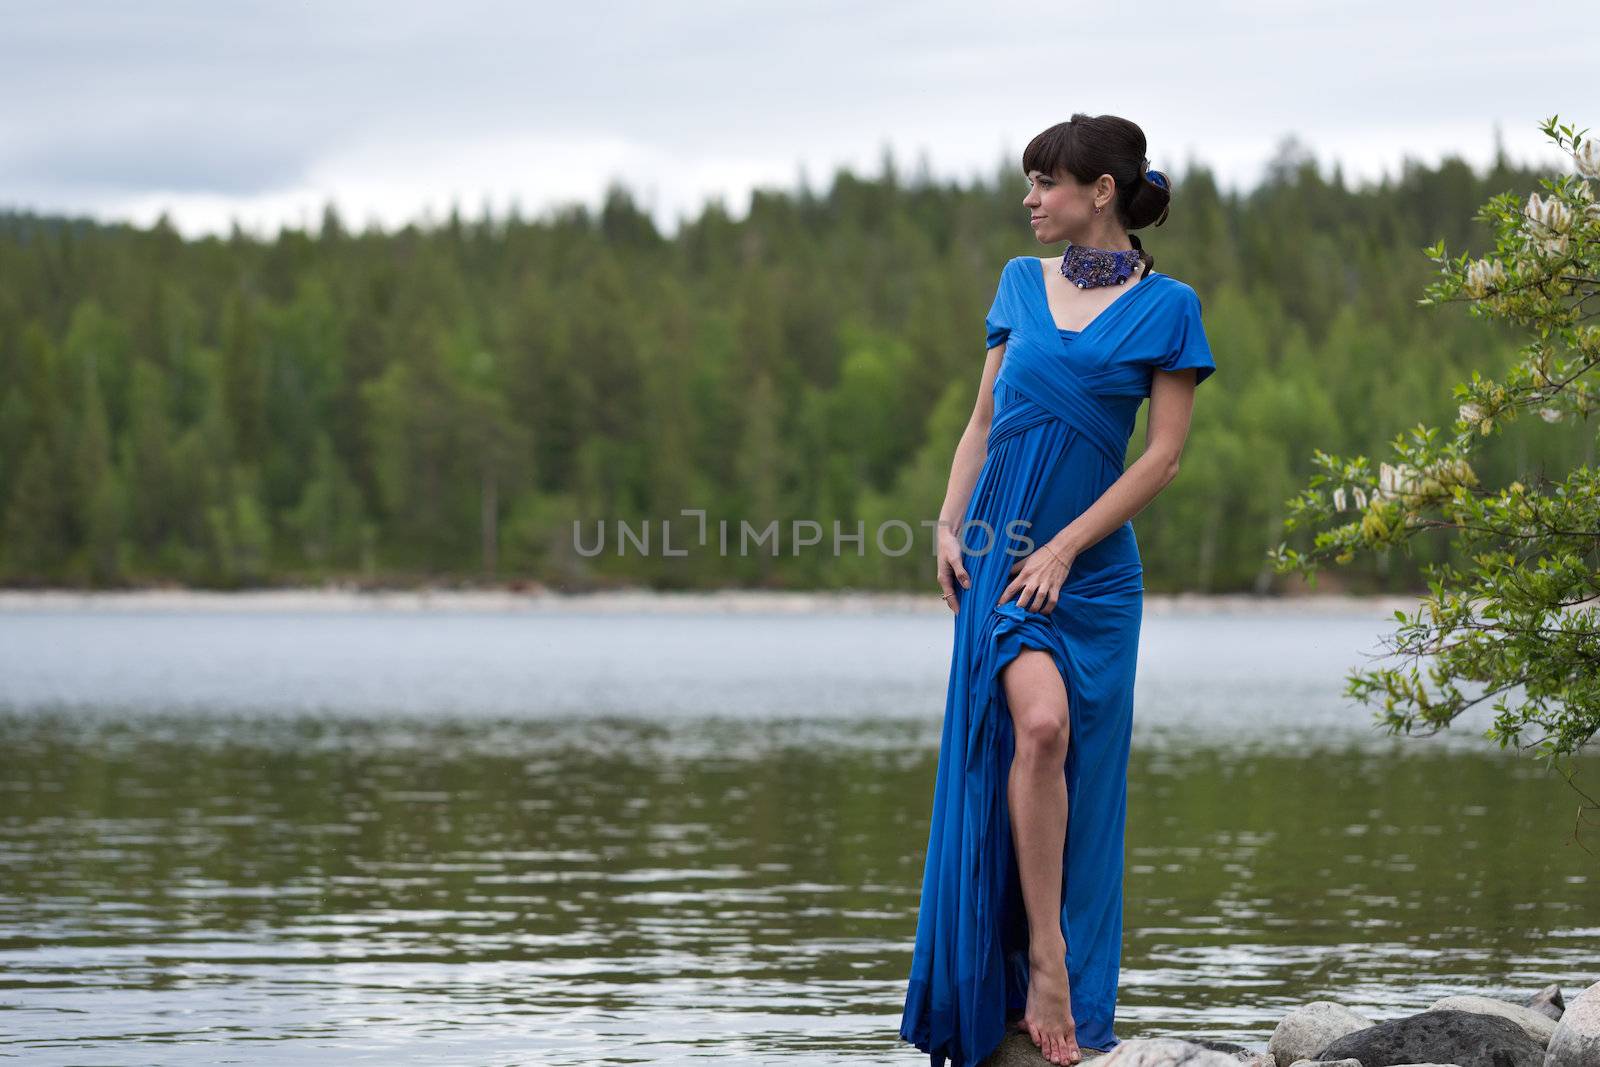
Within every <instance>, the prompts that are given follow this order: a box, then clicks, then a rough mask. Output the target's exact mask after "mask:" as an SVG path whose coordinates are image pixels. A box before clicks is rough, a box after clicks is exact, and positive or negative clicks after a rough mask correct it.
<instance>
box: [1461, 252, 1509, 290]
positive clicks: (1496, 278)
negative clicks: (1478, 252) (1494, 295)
mask: <svg viewBox="0 0 1600 1067" xmlns="http://www.w3.org/2000/svg"><path fill="white" fill-rule="evenodd" d="M1505 284H1506V267H1505V264H1504V263H1501V262H1500V261H1499V260H1498V259H1477V260H1473V261H1472V262H1471V263H1469V264H1467V274H1466V278H1465V280H1464V281H1463V283H1462V288H1463V289H1464V290H1466V293H1467V295H1468V296H1472V297H1478V296H1483V295H1484V294H1485V293H1487V292H1488V291H1489V290H1490V289H1491V288H1495V289H1499V288H1501V287H1503V286H1504V285H1505Z"/></svg>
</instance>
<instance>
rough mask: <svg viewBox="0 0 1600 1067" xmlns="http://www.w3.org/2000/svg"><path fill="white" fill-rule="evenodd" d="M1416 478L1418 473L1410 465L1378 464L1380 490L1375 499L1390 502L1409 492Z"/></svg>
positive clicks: (1374, 495) (1374, 496)
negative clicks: (1389, 500)
mask: <svg viewBox="0 0 1600 1067" xmlns="http://www.w3.org/2000/svg"><path fill="white" fill-rule="evenodd" d="M1416 477H1417V472H1416V470H1415V469H1413V468H1412V467H1411V466H1410V464H1406V463H1397V464H1394V465H1393V466H1391V465H1390V464H1388V463H1380V464H1378V490H1377V492H1375V493H1374V494H1373V499H1374V500H1388V499H1392V498H1393V497H1396V496H1399V495H1400V494H1401V493H1405V492H1408V491H1409V490H1410V489H1411V486H1412V483H1413V482H1415V481H1416Z"/></svg>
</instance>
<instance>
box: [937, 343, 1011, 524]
mask: <svg viewBox="0 0 1600 1067" xmlns="http://www.w3.org/2000/svg"><path fill="white" fill-rule="evenodd" d="M1005 358H1006V346H1005V342H1004V341H1002V342H1001V343H1000V344H999V345H997V346H996V347H994V348H991V349H989V353H988V356H987V357H986V358H985V359H984V363H983V378H982V380H981V381H980V383H979V385H978V399H977V402H976V403H974V404H973V406H972V417H971V418H970V419H968V420H967V428H966V429H965V430H963V431H962V433H961V440H960V441H959V442H958V443H957V444H956V454H955V458H954V459H953V460H952V461H951V463H950V486H949V488H948V489H947V490H946V491H945V495H944V505H943V506H942V507H941V508H940V509H939V527H938V528H939V529H940V530H951V531H954V530H955V528H956V527H957V526H959V525H960V523H961V517H962V516H963V515H965V514H966V513H967V503H968V502H969V501H970V500H971V499H972V490H973V488H974V487H975V486H976V485H977V484H978V472H979V471H981V470H983V461H984V459H985V457H987V455H988V452H989V426H990V425H991V424H992V423H993V421H994V380H995V376H996V375H998V374H999V373H1000V363H1001V361H1002V360H1004V359H1005Z"/></svg>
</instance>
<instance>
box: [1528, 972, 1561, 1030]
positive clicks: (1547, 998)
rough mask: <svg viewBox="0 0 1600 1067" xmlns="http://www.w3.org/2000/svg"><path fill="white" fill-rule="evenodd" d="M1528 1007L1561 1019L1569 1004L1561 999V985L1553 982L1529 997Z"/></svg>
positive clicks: (1541, 1013)
mask: <svg viewBox="0 0 1600 1067" xmlns="http://www.w3.org/2000/svg"><path fill="white" fill-rule="evenodd" d="M1528 1007H1530V1008H1532V1009H1533V1010H1534V1011H1536V1012H1538V1013H1539V1014H1540V1015H1548V1016H1550V1018H1552V1019H1555V1020H1557V1021H1559V1020H1560V1019H1561V1013H1562V1012H1563V1011H1565V1010H1566V1008H1567V1005H1566V1003H1565V1002H1564V1001H1563V1000H1562V999H1561V987H1560V986H1558V985H1556V984H1555V983H1554V982H1552V983H1550V984H1549V985H1547V986H1545V987H1544V988H1543V989H1541V990H1539V992H1537V993H1535V994H1534V995H1533V996H1531V997H1529V998H1528Z"/></svg>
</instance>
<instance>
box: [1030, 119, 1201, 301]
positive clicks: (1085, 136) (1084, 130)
mask: <svg viewBox="0 0 1600 1067" xmlns="http://www.w3.org/2000/svg"><path fill="white" fill-rule="evenodd" d="M1145 151H1146V145H1145V139H1144V131H1143V130H1141V129H1140V128H1139V126H1138V124H1137V123H1134V122H1130V121H1128V120H1127V119H1125V118H1121V117H1120V116H1117V115H1085V114H1084V113H1082V112H1081V111H1080V112H1075V113H1074V114H1073V116H1072V118H1071V119H1070V120H1069V121H1067V122H1058V123H1056V124H1055V125H1054V126H1052V127H1050V128H1049V129H1048V130H1045V131H1044V132H1043V133H1041V134H1039V135H1038V136H1037V137H1035V138H1034V139H1033V140H1031V141H1029V142H1028V147H1027V148H1025V149H1023V150H1022V172H1023V173H1024V174H1027V173H1029V172H1030V171H1035V170H1037V171H1039V172H1040V173H1043V174H1049V175H1058V174H1070V175H1072V177H1073V178H1075V179H1076V180H1077V182H1078V184H1079V185H1089V184H1091V183H1092V182H1094V181H1096V180H1097V179H1098V178H1099V177H1100V175H1102V174H1109V175H1111V177H1112V178H1114V179H1116V182H1117V194H1116V197H1115V199H1114V200H1113V201H1112V206H1113V207H1114V208H1115V210H1116V213H1117V221H1118V222H1119V223H1121V224H1122V228H1123V229H1125V230H1130V231H1131V230H1138V229H1143V228H1144V227H1146V226H1160V225H1161V224H1162V223H1163V222H1166V221H1167V208H1168V206H1169V205H1170V204H1171V203H1172V189H1171V186H1172V182H1171V180H1170V179H1168V178H1167V176H1166V175H1165V174H1162V173H1161V172H1160V171H1156V172H1155V173H1156V174H1158V175H1160V181H1164V182H1165V183H1166V184H1165V185H1164V186H1163V185H1161V184H1158V182H1156V181H1151V180H1149V179H1147V178H1146V177H1145V171H1146V170H1148V169H1149V167H1150V160H1149V159H1148V158H1146V156H1145ZM1128 240H1129V241H1131V242H1132V243H1133V247H1135V248H1137V249H1138V250H1139V258H1140V259H1142V260H1144V270H1145V273H1146V274H1147V273H1149V272H1150V271H1151V270H1154V269H1155V265H1156V257H1155V256H1152V255H1151V254H1150V253H1149V252H1146V251H1145V250H1144V246H1143V245H1141V244H1140V243H1139V238H1138V237H1135V236H1134V235H1133V234H1132V233H1129V234H1128ZM1143 276H1144V275H1143V274H1141V275H1140V277H1143Z"/></svg>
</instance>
